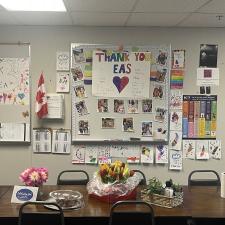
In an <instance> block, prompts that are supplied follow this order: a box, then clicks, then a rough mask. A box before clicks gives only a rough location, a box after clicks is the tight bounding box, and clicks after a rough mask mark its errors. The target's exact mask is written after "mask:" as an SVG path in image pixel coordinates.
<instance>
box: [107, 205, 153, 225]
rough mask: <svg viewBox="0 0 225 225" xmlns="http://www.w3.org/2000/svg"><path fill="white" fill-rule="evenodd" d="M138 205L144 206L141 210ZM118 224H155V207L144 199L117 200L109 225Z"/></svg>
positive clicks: (111, 211)
mask: <svg viewBox="0 0 225 225" xmlns="http://www.w3.org/2000/svg"><path fill="white" fill-rule="evenodd" d="M138 206H142V207H141V208H140V209H139V211H138V210H137V209H138V208H136V207H138ZM119 208H121V209H119ZM144 208H146V209H147V211H145V210H144ZM117 224H141V225H154V224H155V216H154V211H153V208H152V206H151V205H150V204H149V203H147V202H144V201H119V202H116V203H115V204H114V205H113V206H112V208H111V210H110V218H109V225H117Z"/></svg>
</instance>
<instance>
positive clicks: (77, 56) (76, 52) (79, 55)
mask: <svg viewBox="0 0 225 225" xmlns="http://www.w3.org/2000/svg"><path fill="white" fill-rule="evenodd" d="M73 57H74V61H75V63H82V62H86V59H85V56H84V49H82V48H80V49H78V48H76V49H73Z"/></svg>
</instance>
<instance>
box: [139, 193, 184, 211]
mask: <svg viewBox="0 0 225 225" xmlns="http://www.w3.org/2000/svg"><path fill="white" fill-rule="evenodd" d="M141 198H142V199H143V200H144V201H146V202H148V203H150V204H152V205H157V206H161V207H165V208H174V207H176V206H179V205H181V204H182V203H183V192H175V196H173V197H167V196H164V195H158V194H151V195H148V194H147V193H146V191H142V193H141Z"/></svg>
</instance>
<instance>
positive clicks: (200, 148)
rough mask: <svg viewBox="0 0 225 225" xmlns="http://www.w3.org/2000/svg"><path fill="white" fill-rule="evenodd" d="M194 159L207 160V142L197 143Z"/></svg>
mask: <svg viewBox="0 0 225 225" xmlns="http://www.w3.org/2000/svg"><path fill="white" fill-rule="evenodd" d="M196 159H209V142H208V140H203V141H199V140H198V141H197V146H196Z"/></svg>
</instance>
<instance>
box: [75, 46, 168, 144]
mask: <svg viewBox="0 0 225 225" xmlns="http://www.w3.org/2000/svg"><path fill="white" fill-rule="evenodd" d="M117 49H118V47H117V46H111V45H90V44H76V43H72V44H71V92H72V93H71V94H72V97H71V100H72V103H71V107H72V141H73V142H87V141H91V142H95V141H97V142H99V141H112V142H114V141H115V142H116V141H119V142H130V141H140V142H153V143H157V142H168V130H169V129H168V127H169V124H168V118H169V116H168V115H169V107H168V101H169V88H170V86H169V84H170V62H171V60H170V57H171V56H170V55H171V47H170V45H160V46H124V47H123V50H122V51H123V52H129V53H130V54H131V53H132V52H150V53H151V61H150V64H151V65H150V68H151V69H150V71H149V73H148V76H149V79H148V82H149V91H148V92H149V97H148V98H144V99H142V98H131V97H130V96H129V97H118V96H115V97H113V96H112V97H108V96H107V97H104V96H94V95H93V94H92V93H93V90H92V82H93V80H92V79H93V77H92V72H93V65H92V62H93V53H94V52H96V51H99V50H101V51H103V52H106V53H109V54H112V53H114V52H116V53H118V50H117ZM102 70H104V67H102ZM103 72H104V71H103ZM105 76H109V73H106V74H105ZM109 79H111V78H110V77H109ZM121 79H122V78H121Z"/></svg>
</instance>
